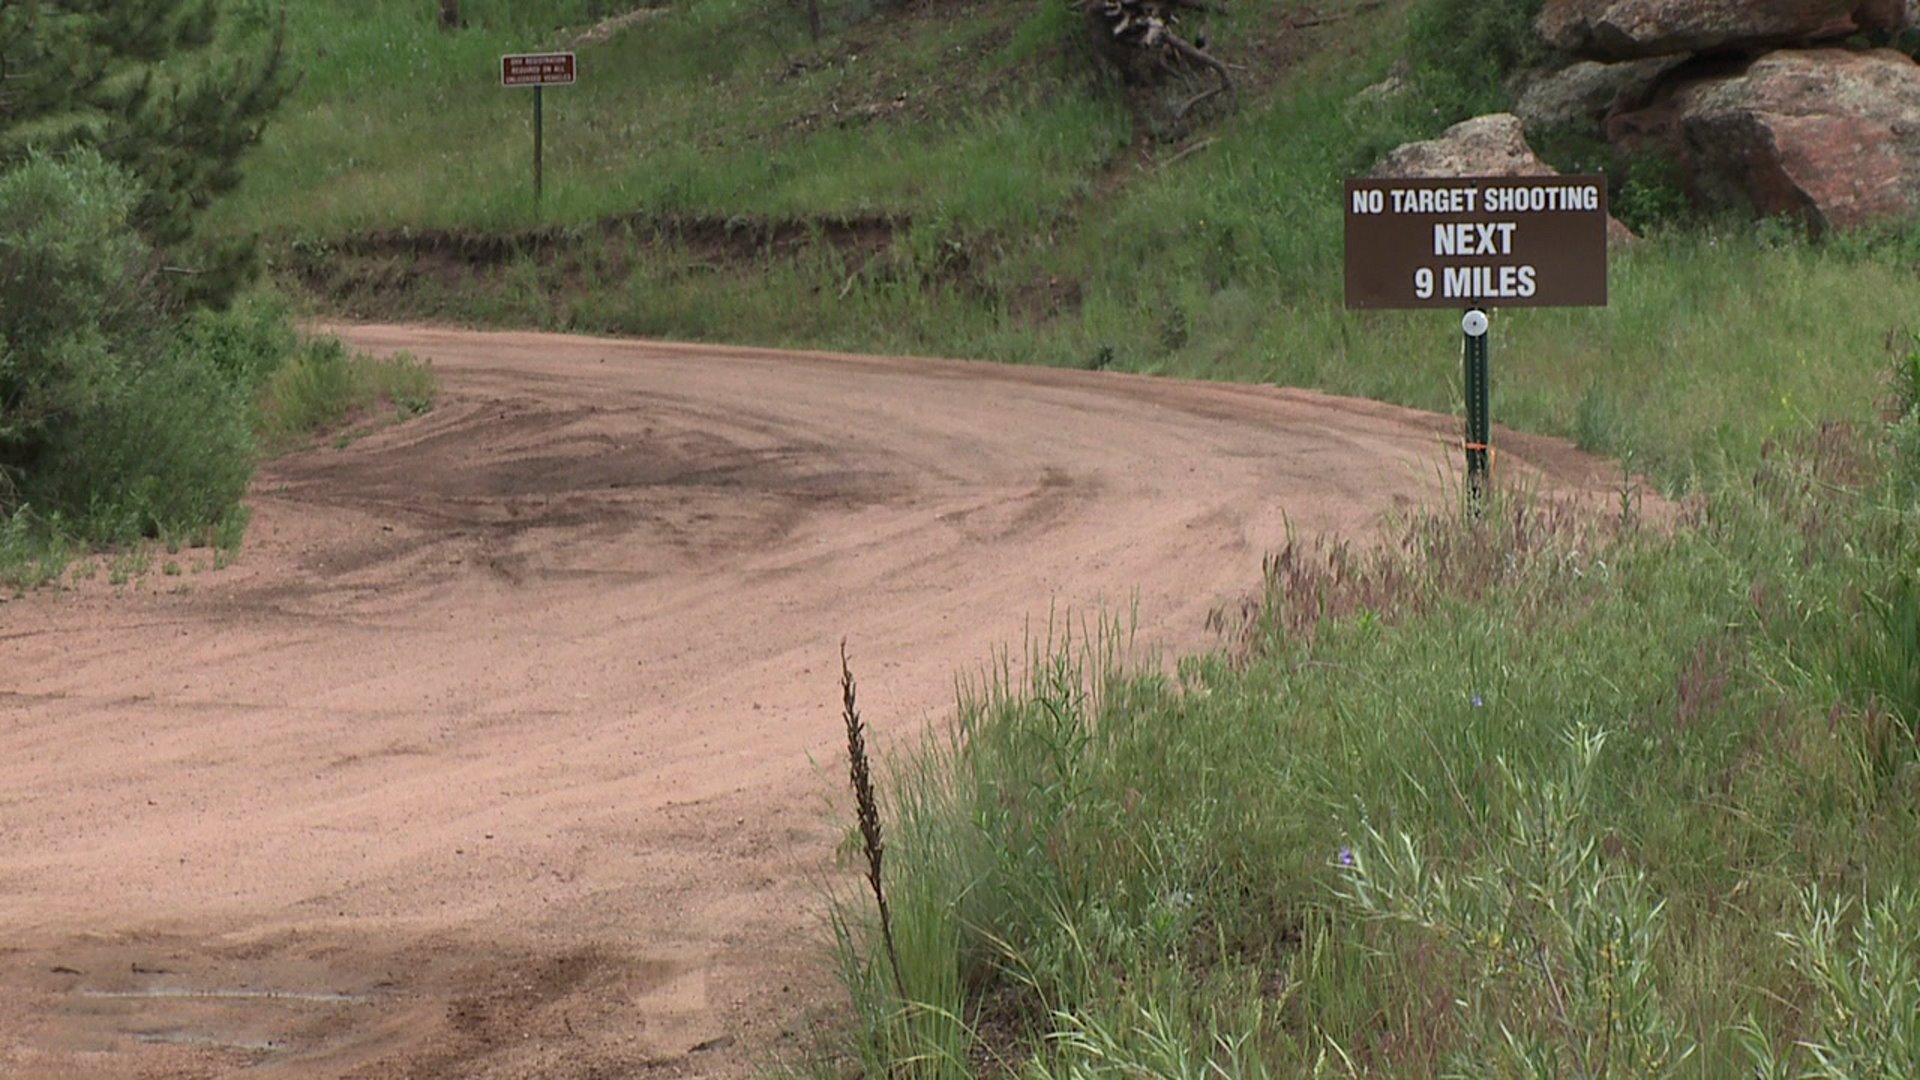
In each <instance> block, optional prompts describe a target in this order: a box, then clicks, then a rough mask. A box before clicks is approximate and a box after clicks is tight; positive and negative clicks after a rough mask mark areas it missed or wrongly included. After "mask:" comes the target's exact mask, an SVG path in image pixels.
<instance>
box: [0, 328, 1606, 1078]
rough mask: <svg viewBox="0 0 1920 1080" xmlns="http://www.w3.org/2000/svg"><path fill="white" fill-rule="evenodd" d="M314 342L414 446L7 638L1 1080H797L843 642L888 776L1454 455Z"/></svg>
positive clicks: (767, 357) (1253, 416) (1187, 413)
mask: <svg viewBox="0 0 1920 1080" xmlns="http://www.w3.org/2000/svg"><path fill="white" fill-rule="evenodd" d="M338 329H339V331H340V332H341V333H342V334H343V335H344V336H345V337H346V338H347V339H348V340H349V341H350V342H351V343H352V344H353V345H355V346H356V347H359V348H364V349H371V350H374V351H380V352H386V351H392V350H398V349H406V350H410V351H412V352H414V353H415V354H416V355H419V356H422V357H424V358H428V359H430V360H431V361H432V363H433V364H434V366H435V368H436V370H437V371H438V372H439V374H440V377H441V379H442V381H443V387H444V400H443V402H442V403H441V405H440V406H439V407H438V408H437V409H436V410H435V411H434V412H432V413H431V414H429V415H427V416H425V417H422V418H419V419H417V420H414V421H411V422H409V423H406V424H404V425H400V426H397V427H393V428H389V429H387V430H383V431H380V432H378V433H376V434H373V435H371V436H368V437H366V438H364V439H361V440H359V441H357V442H355V443H353V444H352V445H350V446H348V447H346V448H344V449H333V448H318V449H314V450H310V451H306V452H303V453H299V454H295V455H292V456H289V457H286V458H284V459H281V460H279V461H275V462H273V463H271V464H269V465H268V466H267V467H266V468H264V469H263V470H262V472H261V475H260V477H259V479H258V481H257V483H256V488H255V495H254V499H253V506H254V508H255V517H254V527H253V530H252V533H251V535H250V537H249V539H248V543H247V547H246V549H245V551H244V552H243V554H242V556H241V558H240V560H239V562H238V563H237V564H236V565H235V566H232V567H229V568H227V569H225V570H221V571H218V572H213V573H209V574H204V575H197V576H193V577H188V578H183V579H160V580H157V581H152V582H151V583H150V584H149V585H148V586H146V587H144V588H137V589H132V590H125V591H120V592H115V591H112V590H110V589H108V588H107V587H106V586H105V585H103V584H94V585H90V586H82V587H80V588H78V589H75V590H72V591H67V592H41V593H36V594H34V595H31V596H28V597H26V598H24V599H21V600H17V601H14V602H11V603H7V604H4V605H0V680H4V682H3V683H0V793H4V794H0V1074H4V1075H7V1076H9V1077H15V1076H18V1077H41V1076H46V1077H55V1076H62V1077H64V1076H92V1077H109V1078H112V1077H136V1076H138V1077H197V1076H225V1075H232V1074H236V1073H237V1072H238V1071H239V1070H241V1069H250V1070H252V1072H253V1073H254V1074H257V1075H261V1076H275V1077H339V1076H356V1077H388V1076H417V1077H442V1076H445V1077H455V1076H457V1077H534V1076H538V1077H543V1078H544V1077H599V1076H615V1075H631V1074H647V1075H652V1074H656V1073H657V1074H660V1075H738V1074H742V1073H744V1072H746V1071H748V1070H750V1069H751V1068H752V1067H753V1066H754V1065H755V1064H756V1063H760V1062H764V1061H765V1060H766V1058H767V1056H768V1055H770V1054H779V1053H787V1054H793V1053H797V1052H798V1050H799V1048H800V1047H801V1046H802V1045H804V1030H805V1027H806V1025H807V1024H808V1023H809V1022H811V1021H813V1020H815V1019H817V1018H818V1017H820V1016H823V1015H827V1013H828V1012H829V1011H830V1010H831V1007H832V1003H833V994H832V990H831V988H830V986H829V982H828V980H827V978H826V972H825V970H824V966H823V963H822V960H821V957H820V956H819V954H818V952H817V945H816V943H815V941H816V939H815V938H814V937H813V932H814V931H815V930H816V929H817V928H818V923H817V917H818V910H819V895H820V889H821V888H822V885H823V883H824V882H826V881H827V880H829V879H830V878H832V876H833V875H834V873H835V871H834V870H833V868H832V848H833V845H834V843H835V841H836V839H837V838H838V836H839V830H840V828H841V826H840V824H839V822H838V820H837V819H834V818H830V817H829V816H828V813H827V802H828V800H829V799H830V798H837V797H838V782H839V779H840V774H839V772H838V765H837V759H836V757H835V754H836V753H837V748H838V746H839V741H838V740H839V739H840V738H841V732H840V730H839V727H838V718H837V715H836V713H835V710H834V702H835V701H836V683H835V679H836V675H837V669H836V667H835V661H836V652H835V650H836V648H837V645H838V642H839V641H840V639H841V638H842V637H843V636H845V637H848V638H850V639H851V643H852V649H853V654H854V658H855V664H856V670H857V671H858V672H859V674H860V677H861V688H862V703H863V706H864V710H865V712H866V713H867V715H868V717H869V719H870V721H872V722H873V723H874V724H875V725H876V727H877V728H878V730H879V732H880V734H881V735H882V737H885V736H887V735H889V734H891V735H893V736H895V737H899V736H903V735H911V733H914V732H917V731H920V730H923V729H924V727H925V725H926V724H928V723H929V722H937V721H938V720H939V719H940V718H941V717H942V716H943V715H945V713H946V710H947V708H948V706H949V704H950V701H951V698H952V691H951V687H952V685H953V683H952V679H953V676H954V673H955V672H956V671H966V670H970V669H973V668H975V667H976V666H977V665H979V664H981V663H982V662H984V661H985V660H986V659H987V658H988V656H989V654H990V652H991V651H992V650H993V649H994V648H996V647H998V646H1003V645H1006V644H1008V643H1012V644H1013V645H1014V646H1015V649H1016V651H1017V649H1018V643H1019V639H1020V638H1021V636H1022V634H1023V632H1024V631H1025V629H1026V628H1027V627H1028V626H1030V625H1031V626H1044V624H1045V622H1046V620H1047V618H1048V613H1049V611H1050V610H1052V609H1071V610H1074V611H1087V610H1090V609H1092V608H1093V607H1094V606H1096V605H1100V604H1105V605H1108V606H1109V607H1111V608H1125V607H1126V606H1127V605H1128V604H1130V603H1133V602H1137V604H1138V610H1139V614H1140V618H1141V626H1140V634H1139V639H1140V640H1141V641H1142V642H1143V643H1145V644H1148V645H1151V646H1157V647H1164V648H1168V649H1174V650H1180V649H1189V648H1193V647H1202V646H1205V645H1206V644H1208V643H1209V639H1208V637H1207V635H1206V632H1205V630H1204V629H1203V627H1204V623H1205V619H1206V615H1207V613H1208V612H1209V611H1210V610H1211V609H1212V608H1214V607H1216V606H1219V605H1221V604H1223V603H1228V602H1231V601H1233V600H1235V599H1237V598H1238V597H1239V596H1240V595H1241V594H1242V593H1243V592H1244V591H1245V590H1247V589H1249V588H1251V587H1253V586H1254V585H1255V584H1256V583H1257V581H1258V575H1259V564H1260V558H1261V555H1262V553H1264V552H1265V551H1268V550H1270V549H1272V548H1274V547H1276V546H1278V545H1279V544H1280V543H1281V542H1282V541H1283V540H1284V539H1285V536H1286V533H1287V530H1288V529H1289V528H1292V529H1293V530H1295V531H1296V532H1299V533H1303V534H1313V533H1323V532H1324V533H1338V534H1345V535H1356V536H1363V535H1365V534H1366V533H1367V532H1368V530H1370V529H1371V528H1372V527H1373V526H1374V525H1375V524H1376V523H1377V522H1378V521H1379V519H1380V518H1381V516H1382V515H1383V514H1385V513H1388V512H1390V511H1392V510H1394V509H1396V508H1400V507H1407V506H1411V505H1414V504H1417V503H1425V502H1431V501H1432V500H1434V499H1436V498H1438V497H1440V495H1441V493H1442V492H1443V491H1444V490H1445V488H1446V485H1447V483H1448V481H1447V476H1448V475H1449V470H1450V468H1451V466H1450V464H1449V461H1450V458H1451V456H1452V455H1450V454H1449V452H1448V443H1449V441H1450V440H1453V439H1455V438H1456V437H1457V425H1456V423H1455V422H1454V421H1452V420H1449V419H1447V418H1443V417H1436V416H1431V415H1427V414H1420V413H1414V412H1410V411H1407V410H1403V409H1397V408H1393V407H1390V406H1385V405H1378V404H1373V403H1368V402H1354V401H1344V400H1339V399H1333V398H1327V397H1324V396H1321V395H1316V394H1310V393H1303V392H1298V391H1283V390H1276V389H1272V388H1263V387H1246V386H1233V385H1216V384H1198V383H1186V382H1179V381H1175V380H1159V379H1146V378H1139V377H1132V376H1124V375H1110V374H1094V373H1086V372H1068V371H1058V370H1050V369H1033V368H1009V367H1002V366H996V365H991V364H972V363H958V362H945V361H927V360H909V359H899V358H877V357H847V356H829V355H821V354H792V353H777V352H771V351H766V350H754V349H726V348H712V347H695V346H681V345H666V344H650V343H640V342H623V341H614V340H601V339H590V338H579V337H561V336H546V335H535V334H481V333H467V332H460V331H452V330H439V329H425V328H412V327H392V326H364V327H361V326H355V327H341V328H338ZM1503 450H1504V456H1503V458H1502V463H1503V468H1505V469H1507V470H1509V471H1511V470H1515V469H1518V470H1520V471H1523V472H1528V473H1533V474H1537V475H1538V476H1539V478H1540V482H1541V484H1542V485H1543V486H1545V487H1549V488H1568V487H1571V488H1584V489H1590V490H1596V491H1604V490H1605V487H1606V483H1607V480H1606V477H1607V476H1608V475H1609V474H1608V473H1607V472H1606V470H1605V469H1604V467H1603V466H1601V465H1600V464H1599V463H1597V462H1594V461H1592V460H1591V459H1587V458H1585V457H1583V456H1582V455H1579V454H1577V453H1575V452H1573V451H1572V450H1570V449H1569V448H1567V447H1566V446H1565V445H1564V444H1559V443H1556V442H1552V441H1549V440H1541V439H1524V438H1519V437H1509V438H1507V439H1506V440H1505V442H1504V443H1503ZM182 582H184V583H185V584H186V585H187V586H188V588H187V589H185V590H178V591H176V590H177V587H178V585H179V584H180V583H182Z"/></svg>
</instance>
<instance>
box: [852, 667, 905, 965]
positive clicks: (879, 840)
mask: <svg viewBox="0 0 1920 1080" xmlns="http://www.w3.org/2000/svg"><path fill="white" fill-rule="evenodd" d="M840 702H841V708H842V713H841V715H842V716H843V717H844V718H845V720H846V722H847V765H848V771H849V773H850V774H851V777H852V780H853V799H854V802H855V804H856V805H857V806H858V807H859V816H860V839H861V841H862V844H863V846H864V847H865V848H866V852H867V884H868V885H870V886H872V887H873V902H874V904H875V906H877V907H878V908H879V909H880V937H881V940H882V941H884V942H885V943H886V946H887V962H888V963H889V964H891V965H892V967H893V988H894V990H896V991H898V992H899V994H900V1000H901V1001H905V1000H907V982H906V980H905V979H904V978H902V977H901V974H900V952H899V950H898V949H896V948H895V947H894V944H893V917H892V916H891V915H889V914H888V912H887V889H886V885H885V883H884V879H883V878H882V877H881V872H880V871H881V864H882V862H883V861H884V859H885V858H886V852H887V844H886V839H885V837H883V836H882V834H881V831H880V803H879V800H878V799H876V798H875V797H874V794H873V767H872V765H871V764H869V762H868V761H867V732H866V725H864V724H862V723H861V722H860V709H859V706H858V705H857V704H856V703H855V701H854V682H853V668H852V666H851V665H850V664H848V662H847V643H846V642H844V641H842V642H841V643H840Z"/></svg>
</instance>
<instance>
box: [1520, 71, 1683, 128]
mask: <svg viewBox="0 0 1920 1080" xmlns="http://www.w3.org/2000/svg"><path fill="white" fill-rule="evenodd" d="M1685 59H1686V58H1685V57H1680V56H1662V57H1656V58H1654V59H1651V60H1632V61H1628V62H1626V63H1620V64H1602V63H1599V62H1597V61H1593V60H1581V61H1578V62H1576V63H1574V64H1571V65H1568V66H1567V67H1564V68H1561V69H1560V70H1559V71H1554V72H1549V73H1547V74H1545V75H1542V76H1540V77H1539V78H1536V79H1534V80H1533V81H1532V82H1530V83H1529V84H1527V87H1526V89H1525V90H1524V91H1522V92H1521V94H1520V100H1519V102H1518V103H1516V104H1515V105H1514V107H1513V111H1514V112H1515V113H1516V114H1518V115H1519V117H1520V119H1521V120H1522V121H1523V122H1524V123H1525V124H1526V125H1527V127H1528V128H1529V129H1530V130H1533V131H1539V130H1541V129H1543V128H1553V127H1561V128H1573V129H1576V130H1596V131H1597V130H1599V127H1600V124H1601V122H1602V121H1603V120H1604V119H1605V118H1606V116H1607V114H1608V113H1609V112H1611V111H1613V108H1614V106H1615V105H1617V104H1619V103H1620V102H1621V101H1623V100H1637V99H1640V98H1644V97H1646V96H1647V95H1648V94H1650V93H1651V92H1652V91H1653V88H1654V86H1655V85H1656V84H1657V83H1658V82H1659V81H1660V78H1661V76H1663V75H1665V74H1666V73H1667V72H1669V71H1671V70H1673V69H1674V68H1675V67H1677V66H1678V65H1680V64H1681V63H1684V62H1685Z"/></svg>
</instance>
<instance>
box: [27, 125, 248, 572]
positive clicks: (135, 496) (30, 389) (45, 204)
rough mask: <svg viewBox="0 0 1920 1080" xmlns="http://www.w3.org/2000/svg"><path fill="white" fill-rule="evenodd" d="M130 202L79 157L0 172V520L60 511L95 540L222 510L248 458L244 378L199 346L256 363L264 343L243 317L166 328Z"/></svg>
mask: <svg viewBox="0 0 1920 1080" xmlns="http://www.w3.org/2000/svg"><path fill="white" fill-rule="evenodd" d="M139 199H140V192H139V190H138V188H137V187H136V185H135V184H133V182H132V181H130V180H129V179H128V178H127V177H126V176H125V174H123V173H122V172H120V171H119V170H118V169H117V168H115V167H114V166H112V165H110V164H108V163H107V162H106V161H105V160H104V159H102V158H101V157H100V156H99V155H98V154H96V153H94V152H93V151H91V150H83V151H78V152H76V153H74V154H72V155H70V156H68V157H64V158H58V159H56V158H51V157H44V156H40V157H34V158H32V159H29V160H28V161H27V162H26V163H25V164H23V165H21V166H19V167H17V168H15V169H13V170H10V171H8V172H6V173H4V174H0V512H4V513H7V514H11V513H12V512H14V511H15V510H16V509H17V508H18V507H19V506H21V505H23V504H27V503H30V504H32V505H34V506H36V507H39V508H40V509H41V510H44V511H48V512H58V513H63V514H65V515H66V516H67V517H68V519H69V520H71V521H72V522H73V523H74V524H75V526H76V528H77V529H78V531H79V533H80V536H81V538H83V539H87V540H93V541H118V540H126V539H130V538H134V537H138V536H146V535H157V534H159V533H163V532H170V531H177V532H189V531H194V530H198V529H202V528H206V527H209V526H213V525H215V524H217V523H219V522H221V521H223V520H225V519H227V518H229V517H230V515H232V514H234V513H235V511H236V508H237V506H238V504H239V500H240V496H241V495H242V493H243V492H244V491H245V488H246V483H247V478H248V476H249V474H250V471H251V469H252V465H253V440H252V433H251V430H250V421H249V419H248V415H247V393H246V389H245V384H246V382H247V377H246V373H244V372H240V371H234V372H230V373H223V371H222V369H220V368H219V367H217V366H216V364H215V363H209V362H208V360H207V359H206V358H204V357H203V356H202V353H201V349H200V347H199V346H200V345H202V344H206V343H208V342H212V341H215V340H216V339H218V340H219V341H222V342H225V343H226V345H223V346H222V347H221V348H220V349H217V350H215V351H216V352H219V353H220V354H221V355H223V356H225V357H227V358H228V359H227V361H226V362H228V363H231V364H234V365H244V366H246V367H247V368H248V369H249V370H251V369H253V368H255V367H259V366H263V365H265V364H266V363H267V361H266V360H264V359H263V350H264V349H265V348H266V346H265V345H263V344H262V343H263V342H264V341H266V340H267V339H268V337H269V336H270V335H266V334H264V332H263V331H262V330H261V326H262V325H264V323H260V322H256V323H255V324H254V325H252V326H251V327H249V326H248V324H247V323H246V321H245V320H246V319H247V318H248V316H245V315H239V316H231V315H230V316H207V317H205V318H204V319H203V318H200V317H195V319H192V320H189V325H188V329H187V330H186V331H185V332H184V333H182V334H180V335H179V336H177V337H174V336H173V335H172V332H171V328H170V327H169V325H168V321H167V319H166V317H165V313H163V312H162V311H160V310H159V309H158V307H157V306H156V303H155V301H154V299H153V296H154V292H153V290H152V289H151V287H150V284H151V283H150V280H149V278H150V272H151V269H152V258H151V253H150V251H149V249H148V248H147V246H146V245H145V244H144V243H143V242H142V241H141V240H140V239H139V237H138V236H137V235H136V234H135V232H134V230H133V228H132V226H131V224H130V218H131V216H132V214H133V213H134V211H135V208H136V207H137V205H138V203H139ZM261 318H264V316H262V317H261ZM283 325H284V320H283ZM223 326H224V327H225V328H226V329H224V330H221V331H220V332H219V333H216V332H215V330H216V328H219V327H223Z"/></svg>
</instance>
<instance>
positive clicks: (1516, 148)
mask: <svg viewBox="0 0 1920 1080" xmlns="http://www.w3.org/2000/svg"><path fill="white" fill-rule="evenodd" d="M1372 175H1374V176H1377V177H1388V178H1394V179H1407V178H1415V177H1420V178H1425V177H1442V176H1558V175H1560V173H1559V171H1558V170H1556V169H1555V168H1554V167H1553V166H1551V165H1549V164H1547V163H1546V162H1544V161H1541V160H1540V155H1538V154H1536V153H1534V152H1533V147H1532V146H1530V145H1528V143H1527V135H1526V130H1525V127H1524V126H1523V125H1522V124H1521V122H1520V118H1519V117H1518V116H1515V115H1514V114H1512V113H1491V114H1489V115H1487V116H1476V117H1474V118H1473V119H1471V120H1463V121H1461V122H1460V123H1458V124H1455V125H1453V126H1452V127H1450V128H1448V129H1447V130H1446V131H1444V132H1441V134H1440V136H1439V137H1438V138H1435V139H1428V140H1426V141H1424V142H1413V143H1407V144H1406V145H1404V146H1401V147H1399V148H1398V149H1396V150H1394V151H1392V152H1391V153H1389V154H1387V156H1386V157H1383V158H1381V159H1380V161H1379V163H1378V164H1376V165H1375V166H1374V167H1373V172H1372ZM1635 239H1637V238H1636V237H1635V236H1634V234H1633V230H1632V229H1629V228H1627V227H1626V226H1625V225H1623V224H1621V222H1620V221H1619V220H1618V219H1616V218H1613V217H1608V218H1607V244H1608V245H1609V246H1610V247H1617V246H1620V245H1623V244H1630V243H1632V242H1633V241H1634V240H1635Z"/></svg>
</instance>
